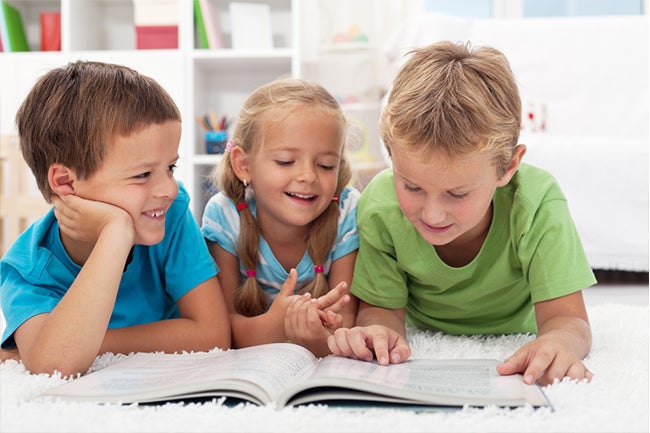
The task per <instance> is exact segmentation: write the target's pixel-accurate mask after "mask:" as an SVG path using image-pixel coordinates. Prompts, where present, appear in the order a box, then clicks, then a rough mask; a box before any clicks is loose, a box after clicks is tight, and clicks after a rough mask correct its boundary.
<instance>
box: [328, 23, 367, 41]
mask: <svg viewBox="0 0 650 433" xmlns="http://www.w3.org/2000/svg"><path fill="white" fill-rule="evenodd" d="M354 42H361V43H367V42H368V35H366V34H365V33H363V32H362V31H361V28H359V26H350V28H349V29H348V30H347V31H346V32H345V33H337V34H335V35H334V36H333V37H332V43H333V44H349V43H354Z"/></svg>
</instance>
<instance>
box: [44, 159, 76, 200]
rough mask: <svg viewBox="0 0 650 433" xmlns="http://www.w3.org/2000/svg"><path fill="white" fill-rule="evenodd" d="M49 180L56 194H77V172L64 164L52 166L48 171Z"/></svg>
mask: <svg viewBox="0 0 650 433" xmlns="http://www.w3.org/2000/svg"><path fill="white" fill-rule="evenodd" d="M47 180H48V182H49V184H50V188H51V189H52V191H54V193H55V194H59V195H68V194H74V193H75V182H76V181H77V176H76V174H75V172H74V171H73V170H72V169H70V168H68V167H66V166H65V165H62V164H52V165H51V166H50V168H49V170H48V171H47Z"/></svg>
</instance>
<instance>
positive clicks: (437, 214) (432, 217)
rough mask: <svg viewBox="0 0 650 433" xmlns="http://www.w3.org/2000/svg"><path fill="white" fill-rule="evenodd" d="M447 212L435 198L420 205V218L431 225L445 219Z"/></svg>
mask: <svg viewBox="0 0 650 433" xmlns="http://www.w3.org/2000/svg"><path fill="white" fill-rule="evenodd" d="M446 215H447V212H446V211H445V209H444V207H443V206H442V205H441V204H440V203H438V201H436V200H427V201H425V203H424V206H423V207H422V220H424V222H426V223H427V224H429V225H431V226H435V225H436V224H439V223H442V222H444V221H445V218H446Z"/></svg>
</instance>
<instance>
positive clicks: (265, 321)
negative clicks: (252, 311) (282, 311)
mask: <svg viewBox="0 0 650 433" xmlns="http://www.w3.org/2000/svg"><path fill="white" fill-rule="evenodd" d="M230 323H231V326H232V340H233V347H235V348H238V347H248V346H255V345H258V344H266V343H283V342H286V341H287V336H286V334H285V333H284V317H279V318H275V317H274V316H273V315H271V314H270V313H269V312H266V313H264V314H260V315H258V316H253V317H246V316H243V315H241V314H236V313H231V314H230Z"/></svg>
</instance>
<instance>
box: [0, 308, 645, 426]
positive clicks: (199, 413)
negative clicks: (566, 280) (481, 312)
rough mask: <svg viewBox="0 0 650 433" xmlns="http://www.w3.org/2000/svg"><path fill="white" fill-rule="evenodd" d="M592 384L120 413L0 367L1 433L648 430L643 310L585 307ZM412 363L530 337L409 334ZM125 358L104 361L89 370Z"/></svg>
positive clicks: (17, 367) (483, 354) (495, 354)
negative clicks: (443, 401) (443, 398)
mask: <svg viewBox="0 0 650 433" xmlns="http://www.w3.org/2000/svg"><path fill="white" fill-rule="evenodd" d="M589 317H590V320H591V324H592V331H593V336H594V343H593V347H592V351H591V353H590V355H589V356H588V357H587V359H586V361H585V362H586V364H587V366H588V368H589V369H590V370H591V371H592V372H594V374H595V376H594V379H593V380H592V382H591V383H586V382H576V381H571V380H568V379H565V380H563V381H561V382H556V383H555V384H553V385H549V386H547V387H545V388H544V391H545V393H546V394H547V396H548V398H549V399H550V401H551V402H552V403H553V405H554V408H555V410H554V411H552V410H550V409H549V408H541V409H537V410H535V409H533V408H531V407H522V408H518V409H504V408H497V407H488V408H484V409H477V408H463V409H459V410H452V411H444V410H437V411H426V412H418V413H416V412H413V411H410V410H404V409H402V410H400V409H392V408H369V409H363V410H361V409H343V408H328V407H326V406H306V407H298V408H286V409H283V410H280V411H276V410H275V409H273V408H271V407H257V406H254V405H250V404H240V405H237V406H234V407H232V406H227V405H224V404H223V401H222V400H219V399H215V400H213V401H212V402H208V403H202V404H198V403H196V404H181V403H169V404H165V405H159V406H138V405H129V406H118V405H99V404H94V403H81V402H61V401H56V400H53V399H36V400H33V399H31V397H33V396H35V395H37V394H38V393H39V392H41V391H44V390H46V389H49V388H52V387H54V386H56V385H59V384H61V383H63V382H64V381H65V380H64V379H62V378H60V377H57V376H47V375H30V374H28V373H27V372H26V370H25V369H24V367H23V366H22V364H21V363H19V362H15V361H7V362H5V363H3V364H2V365H1V366H0V373H1V375H0V386H1V389H0V391H1V393H0V396H1V399H0V431H2V432H68V433H72V432H248V431H256V432H473V431H481V432H647V431H648V346H649V342H648V307H647V306H646V305H644V306H631V305H620V304H603V305H596V306H593V307H592V308H590V310H589ZM409 333H410V335H409V337H410V340H411V344H412V348H413V357H417V358H496V359H504V358H506V357H508V356H509V355H511V354H512V353H514V351H515V350H516V349H517V348H519V347H520V346H521V345H522V344H524V343H525V342H526V341H528V340H530V339H531V338H532V337H531V336H527V335H511V336H493V337H458V336H449V335H443V334H438V333H429V332H424V331H419V330H414V329H410V330H409ZM120 357H121V356H115V355H112V354H106V355H103V356H100V357H98V358H97V359H96V361H95V363H94V364H93V367H92V369H98V368H102V367H104V366H106V365H109V364H111V363H112V362H114V361H115V360H116V359H118V358H120Z"/></svg>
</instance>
